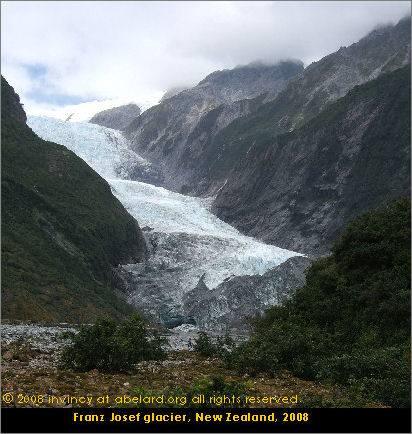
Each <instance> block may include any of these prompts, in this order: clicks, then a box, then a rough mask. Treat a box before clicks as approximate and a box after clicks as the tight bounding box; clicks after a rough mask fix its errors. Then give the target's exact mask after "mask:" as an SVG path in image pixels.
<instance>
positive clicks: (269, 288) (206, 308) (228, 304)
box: [184, 256, 310, 331]
mask: <svg viewBox="0 0 412 434" xmlns="http://www.w3.org/2000/svg"><path fill="white" fill-rule="evenodd" d="M309 265H310V260H309V259H308V258H305V257H303V256H296V257H293V258H290V259H288V260H287V261H285V262H283V263H282V264H280V265H278V266H277V267H274V268H272V269H271V270H269V271H267V272H266V273H265V274H263V275H262V276H237V277H233V278H231V279H228V280H227V281H226V282H223V283H221V284H220V285H219V286H217V287H216V288H214V289H212V290H211V289H209V288H208V287H207V286H206V284H205V283H204V281H203V279H200V281H199V283H198V285H197V286H196V287H195V288H194V289H193V290H192V291H190V292H189V293H187V294H186V295H185V297H184V310H185V314H186V317H187V318H190V319H191V320H192V321H193V322H194V323H195V324H196V325H197V326H198V327H199V328H200V329H203V330H211V331H224V330H228V329H230V330H232V331H233V330H234V329H238V330H244V329H247V327H248V326H247V324H246V320H247V318H248V317H253V316H255V315H256V314H262V313H263V312H264V311H265V310H266V309H267V308H269V307H271V306H274V305H279V304H282V303H283V302H284V301H285V300H286V299H288V298H290V296H291V294H292V292H293V290H294V289H295V288H297V287H298V286H303V285H304V284H305V274H304V271H305V269H306V268H307V267H308V266H309Z"/></svg>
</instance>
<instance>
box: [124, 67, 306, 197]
mask: <svg viewBox="0 0 412 434" xmlns="http://www.w3.org/2000/svg"><path fill="white" fill-rule="evenodd" d="M302 68H303V66H302V64H301V63H300V62H292V61H289V62H281V63H279V64H277V65H274V66H267V65H261V64H251V65H247V66H243V67H238V68H235V69H233V70H224V71H216V72H214V73H212V74H210V75H209V76H207V77H206V78H205V79H204V80H202V81H201V82H200V83H199V84H198V85H197V86H195V87H193V88H191V89H187V90H183V91H181V92H179V93H177V94H176V95H174V96H171V97H170V98H167V99H165V100H163V102H161V103H160V104H158V105H157V106H154V107H152V108H150V109H149V110H147V111H146V112H144V113H142V115H141V116H139V117H137V118H136V119H135V120H134V121H133V122H132V123H131V124H130V125H129V126H128V127H127V128H126V129H125V134H126V137H127V138H128V139H129V140H131V142H132V143H133V149H134V150H135V151H136V152H138V153H140V154H142V155H143V156H144V157H146V158H148V159H149V160H151V161H154V162H158V163H160V164H162V165H163V168H164V174H165V179H166V185H167V187H168V188H171V189H173V190H175V191H180V192H183V193H184V192H185V191H186V190H187V189H188V185H190V184H192V182H193V180H194V179H195V178H197V177H198V173H197V172H198V171H199V166H198V164H197V156H198V155H199V154H200V153H201V152H202V150H203V148H204V146H205V141H206V142H207V141H208V140H209V139H210V137H209V136H211V135H212V136H213V135H214V134H216V133H217V132H218V131H219V130H220V129H222V128H224V127H225V126H226V125H228V124H229V123H230V122H231V121H232V120H233V119H235V118H237V117H239V116H242V115H245V114H247V113H249V112H250V111H252V110H255V109H256V107H257V106H258V105H259V104H261V103H262V102H263V99H264V98H265V97H267V98H273V97H274V96H276V95H277V94H278V93H279V92H280V91H281V90H282V89H283V88H284V87H285V86H286V84H287V83H288V82H289V80H290V79H291V78H292V77H293V76H294V75H296V74H297V73H298V72H300V71H301V70H302ZM199 136H201V137H200V139H199Z"/></svg>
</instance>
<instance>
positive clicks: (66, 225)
mask: <svg viewBox="0 0 412 434" xmlns="http://www.w3.org/2000/svg"><path fill="white" fill-rule="evenodd" d="M1 90H2V316H3V318H8V319H13V320H16V319H19V320H34V321H66V322H77V321H78V322H90V321H91V320H92V319H93V318H95V317H96V316H98V315H102V314H110V315H113V316H117V317H121V316H123V315H125V314H127V313H130V312H131V311H133V309H132V308H131V306H129V305H127V304H126V303H125V302H124V301H122V300H121V299H120V298H118V297H117V296H116V295H115V292H116V290H117V289H118V287H117V286H116V282H117V281H118V277H117V276H116V271H115V268H116V266H118V264H119V263H133V262H141V261H143V260H144V259H145V258H146V257H147V247H146V243H145V240H144V237H143V234H142V232H141V231H140V228H139V226H138V224H137V222H136V220H135V219H133V218H132V217H131V216H130V215H129V214H128V213H127V212H126V210H125V209H124V208H123V206H122V205H121V203H120V202H119V201H118V200H117V199H116V198H115V197H114V196H113V195H112V193H111V191H110V187H109V185H108V184H107V182H106V181H105V180H104V179H103V178H101V177H100V176H99V175H98V174H97V173H96V172H94V171H93V170H92V169H91V168H90V166H88V165H87V164H86V163H85V162H84V161H83V160H81V159H80V158H79V157H77V156H76V155H75V154H74V153H73V152H71V151H69V150H68V149H66V148H65V147H64V146H60V145H57V144H55V143H52V142H46V141H44V140H42V139H40V138H39V137H38V136H36V135H35V134H34V133H33V131H32V130H31V129H30V128H29V127H27V125H26V124H25V122H24V121H25V114H24V112H23V111H22V109H21V108H19V106H20V105H19V102H18V98H17V96H16V94H15V93H14V91H13V89H12V88H11V87H10V86H9V85H8V83H7V82H6V80H4V79H2V89H1ZM13 100H14V101H13ZM9 109H11V111H10V112H9ZM23 114H24V116H23Z"/></svg>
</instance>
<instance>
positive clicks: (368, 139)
mask: <svg viewBox="0 0 412 434" xmlns="http://www.w3.org/2000/svg"><path fill="white" fill-rule="evenodd" d="M409 110H410V67H404V68H401V69H398V70H396V71H394V72H391V73H388V74H384V75H382V76H380V77H379V78H378V79H376V80H373V81H370V82H368V83H366V84H363V85H362V86H358V87H357V88H355V89H353V90H352V91H351V92H349V94H348V95H346V96H345V97H343V98H341V99H340V100H338V101H337V102H336V103H334V104H331V105H329V106H328V107H327V108H325V110H324V111H323V112H321V113H320V114H319V115H318V116H317V117H315V118H313V119H312V120H311V121H309V122H308V123H307V124H306V125H304V126H303V127H301V128H300V129H297V130H295V131H293V132H290V133H287V134H283V135H281V136H278V137H275V138H273V139H272V140H270V141H269V140H268V141H267V142H266V143H265V144H260V145H259V146H255V147H253V148H251V149H250V150H249V152H248V153H247V154H246V155H245V156H244V157H243V159H242V160H241V162H240V163H239V165H238V166H237V167H236V168H235V169H234V170H233V172H232V174H231V176H230V177H229V179H228V181H227V183H226V184H225V186H224V187H223V188H222V189H221V191H220V192H219V193H218V195H217V197H216V199H215V201H214V203H213V208H212V210H213V211H214V212H215V213H216V214H217V215H218V216H219V217H220V218H222V219H223V220H225V221H226V222H228V223H230V224H232V225H234V226H236V227H237V228H238V229H239V230H241V231H242V232H243V233H247V234H248V235H251V236H254V237H257V238H259V239H262V240H264V241H265V242H268V243H272V244H275V245H277V246H280V247H282V248H287V249H291V250H295V251H300V252H303V253H306V254H311V255H314V256H318V255H324V254H327V253H328V251H329V249H330V247H331V246H332V244H333V242H334V241H335V240H336V239H337V238H338V237H339V235H340V234H341V233H342V231H343V229H344V228H345V226H346V225H347V224H348V222H349V221H350V220H352V219H353V218H355V217H356V216H357V215H358V214H361V213H363V212H366V211H368V210H371V209H373V208H375V207H377V206H379V205H381V204H382V203H383V202H385V201H387V200H391V199H394V198H397V197H399V196H401V195H409V194H410V112H409Z"/></svg>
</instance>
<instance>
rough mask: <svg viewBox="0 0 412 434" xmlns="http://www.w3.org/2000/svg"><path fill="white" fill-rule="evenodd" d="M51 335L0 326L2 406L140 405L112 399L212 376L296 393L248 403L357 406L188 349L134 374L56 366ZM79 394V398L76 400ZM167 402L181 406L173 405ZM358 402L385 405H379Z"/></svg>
mask: <svg viewBox="0 0 412 434" xmlns="http://www.w3.org/2000/svg"><path fill="white" fill-rule="evenodd" d="M31 327H33V326H31ZM6 329H7V325H6ZM9 330H10V328H9ZM49 335H51V336H54V338H53V339H54V344H53V345H52V344H50V343H47V342H51V341H50V340H47V339H44V333H43V334H41V333H38V335H37V343H36V340H35V341H33V339H25V338H24V336H22V334H20V338H19V339H17V340H12V339H10V334H9V335H8V338H6V334H5V330H4V329H3V330H2V344H1V349H2V389H3V394H5V393H10V394H12V395H13V401H12V402H11V403H4V402H3V407H89V406H90V407H118V406H131V407H139V404H126V405H125V404H120V405H119V404H118V403H116V402H115V400H116V397H123V396H127V397H133V396H139V395H141V396H146V397H147V396H152V397H157V396H161V395H164V396H165V397H167V396H171V395H172V393H173V395H174V396H175V397H176V396H179V393H176V390H180V391H181V392H180V395H181V396H183V395H184V393H185V392H187V391H189V390H193V385H194V384H197V385H198V387H199V384H200V385H201V384H203V385H205V384H207V383H208V382H210V381H211V379H213V378H221V379H224V380H225V381H226V382H237V383H243V384H244V385H245V390H246V393H244V395H243V398H245V396H248V397H256V398H258V397H260V398H263V397H268V398H270V397H276V398H277V399H278V400H279V397H288V398H289V400H290V399H291V398H292V397H295V396H297V404H293V403H289V402H288V403H286V404H285V403H276V401H275V399H274V398H273V399H272V403H271V404H270V405H269V404H256V403H255V404H253V405H252V404H250V405H249V406H250V407H309V408H310V407H319V406H330V407H359V406H361V405H359V402H358V401H357V400H356V398H355V397H351V396H349V395H348V393H347V392H346V391H345V390H344V389H341V388H339V387H337V386H333V385H330V384H317V383H315V382H312V381H304V380H301V379H298V378H296V377H293V376H292V375H291V374H290V373H289V372H288V371H282V372H281V374H280V375H279V376H278V377H277V378H269V377H268V376H266V375H259V376H256V377H249V376H247V375H245V376H243V377H241V376H239V375H238V374H237V373H236V372H234V371H231V370H228V369H226V368H225V366H224V364H223V362H222V361H221V360H219V359H214V358H204V357H200V356H198V355H197V354H196V353H194V352H193V351H188V350H180V351H176V350H171V351H169V353H168V358H167V359H166V360H164V361H149V362H147V361H146V362H141V363H139V364H138V366H137V368H138V369H137V373H133V374H132V373H127V374H103V373H100V372H98V371H97V370H92V371H90V372H86V373H77V372H73V371H70V370H61V369H59V368H58V366H57V365H58V359H59V355H60V353H61V351H62V348H63V347H64V345H65V342H64V340H62V339H61V338H60V335H57V334H53V333H52V332H50V333H49ZM42 336H43V338H42ZM42 339H43V340H42ZM53 339H52V340H53ZM233 384H234V383H233ZM173 390H174V392H172V391H173ZM80 397H83V398H82V399H81V400H80V402H78V401H77V399H79V398H80ZM98 397H105V398H104V399H105V400H106V401H105V402H104V403H103V402H98ZM106 397H108V398H106ZM74 398H77V399H74ZM102 399H103V398H101V399H100V400H102ZM165 399H167V398H165ZM293 400H294V399H292V401H293ZM19 401H21V402H19ZM25 401H26V402H25ZM81 401H84V402H81ZM146 406H147V407H155V406H161V404H154V405H146ZM170 406H175V407H180V406H181V405H180V404H179V403H177V404H175V405H170ZM362 406H368V407H383V406H382V405H380V404H378V403H372V404H368V405H364V404H363V405H362ZM222 407H230V405H229V406H227V405H222Z"/></svg>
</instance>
